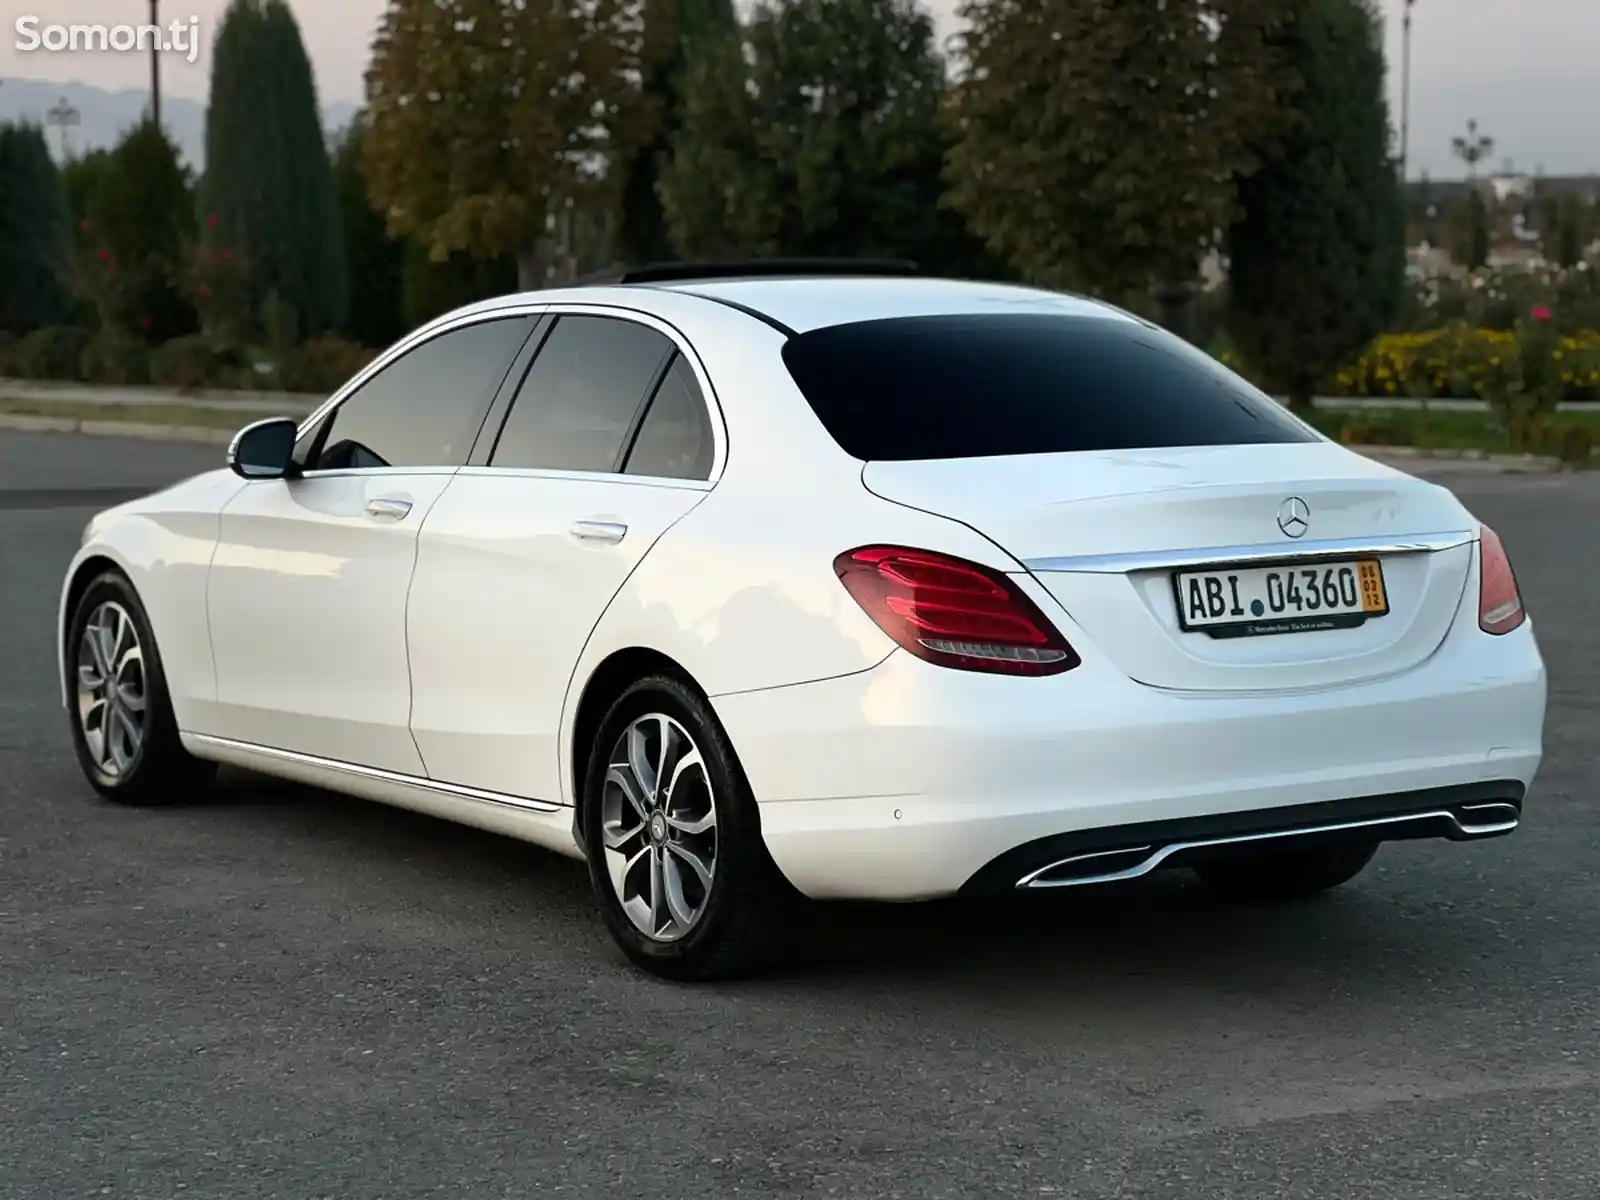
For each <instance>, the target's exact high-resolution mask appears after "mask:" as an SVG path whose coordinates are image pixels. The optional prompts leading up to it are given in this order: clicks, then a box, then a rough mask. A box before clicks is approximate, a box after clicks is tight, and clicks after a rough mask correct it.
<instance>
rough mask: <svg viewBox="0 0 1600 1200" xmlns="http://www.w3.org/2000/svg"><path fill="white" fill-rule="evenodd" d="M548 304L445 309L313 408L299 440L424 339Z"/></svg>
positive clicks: (537, 312)
mask: <svg viewBox="0 0 1600 1200" xmlns="http://www.w3.org/2000/svg"><path fill="white" fill-rule="evenodd" d="M548 307H549V303H548V302H547V301H537V302H535V301H530V300H526V299H523V298H512V299H510V300H509V301H508V302H507V303H505V304H501V305H496V306H494V307H490V308H478V307H476V306H474V307H473V308H469V309H463V310H460V311H457V312H451V313H445V314H444V315H443V316H439V317H435V318H434V319H433V320H432V321H429V322H428V323H427V324H426V325H424V326H422V327H421V328H420V329H415V330H412V332H411V333H410V334H408V335H407V336H405V337H403V338H401V339H400V340H399V341H398V342H395V343H394V344H393V345H392V346H390V347H389V348H388V349H387V350H385V351H384V352H383V353H382V354H380V355H378V357H377V358H375V359H373V360H372V361H371V362H370V363H368V364H367V365H366V366H365V367H363V368H362V369H361V370H360V371H358V372H356V374H355V375H353V376H351V377H350V378H349V379H347V380H345V382H344V384H343V385H342V386H341V387H340V388H339V389H338V390H337V391H335V392H334V393H333V395H331V396H329V397H328V398H327V399H326V400H324V401H323V402H322V403H321V404H319V405H317V407H316V408H315V409H313V410H312V412H311V415H310V416H308V417H306V418H305V419H303V420H302V421H301V422H300V424H299V426H298V427H297V432H296V434H295V440H296V441H299V439H300V438H302V437H304V436H305V435H306V430H308V429H310V428H311V427H312V426H313V425H315V424H316V423H317V422H318V421H320V420H322V418H323V417H324V416H326V415H327V414H328V412H329V410H330V409H333V408H335V407H337V406H338V405H340V404H342V403H344V400H345V398H346V397H347V396H349V395H350V394H351V393H353V392H355V391H356V390H357V389H358V388H360V387H362V386H364V385H365V384H366V382H367V380H369V379H371V378H372V377H373V376H374V375H376V374H377V373H378V372H379V371H381V370H383V369H384V368H385V367H387V366H388V365H389V364H390V363H392V362H394V360H395V359H397V358H399V357H400V356H401V355H403V354H409V353H410V352H411V351H412V350H414V349H416V348H417V347H418V346H420V345H422V343H423V342H431V341H432V340H433V339H434V338H436V337H438V336H439V335H441V334H444V333H449V332H451V331H452V330H455V329H461V328H463V327H465V326H467V325H478V324H481V323H483V322H484V321H500V320H504V319H506V318H508V317H538V316H541V315H543V313H544V311H545V309H547V308H548ZM391 469H394V468H391ZM451 469H453V468H451Z"/></svg>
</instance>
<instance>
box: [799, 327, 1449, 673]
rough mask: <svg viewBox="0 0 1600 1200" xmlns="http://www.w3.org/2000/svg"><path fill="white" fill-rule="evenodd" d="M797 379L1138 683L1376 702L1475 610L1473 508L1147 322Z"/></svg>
mask: <svg viewBox="0 0 1600 1200" xmlns="http://www.w3.org/2000/svg"><path fill="white" fill-rule="evenodd" d="M784 355H785V360H786V362H787V363H788V365H789V367H790V370H791V373H793V374H794V376H795V379H796V381H797V382H798V383H799V384H800V387H801V390H802V391H803V392H805V394H806V396H807V398H808V400H810V401H811V403H812V406H813V408H814V409H816V410H817V413H818V416H819V417H820V418H821V419H822V421H823V423H824V424H825V425H827V426H828V427H829V429H830V431H831V432H833V434H834V436H835V438H836V439H837V440H838V441H839V443H840V445H841V446H842V447H843V448H844V449H845V450H847V451H848V452H849V453H851V454H853V455H855V456H856V457H858V458H862V459H864V460H867V461H866V463H865V466H864V469H863V474H862V479H863V482H864V484H865V485H866V486H867V488H868V489H869V490H871V491H873V492H874V493H876V494H877V495H879V496H882V497H884V498H886V499H889V500H893V501H895V502H898V503H901V504H906V505H909V506H911V507H914V508H919V509H923V510H925V511H929V512H935V513H939V514H941V515H944V516H949V517H953V518H955V519H957V520H960V521H962V522H963V523H965V524H967V525H969V526H971V527H972V528H974V529H976V530H978V531H979V532H981V533H983V534H985V535H986V536H988V537H989V538H991V539H993V540H994V541H995V542H996V543H997V544H998V545H999V546H1001V547H1002V548H1003V549H1005V550H1006V551H1007V552H1009V553H1010V554H1011V555H1012V556H1013V557H1015V558H1016V559H1018V560H1019V561H1020V562H1022V563H1023V564H1024V565H1025V566H1027V567H1028V569H1029V570H1030V571H1031V572H1033V573H1034V574H1035V575H1036V576H1037V578H1038V579H1039V580H1040V582H1041V583H1042V584H1043V585H1044V586H1045V587H1046V588H1047V589H1048V590H1049V591H1050V592H1051V594H1052V595H1054V596H1055V597H1056V599H1057V600H1059V601H1060V602H1061V604H1062V606H1063V607H1064V608H1065V609H1066V611H1067V612H1068V614H1069V615H1070V616H1071V617H1072V619H1073V620H1074V621H1075V622H1076V623H1077V624H1078V626H1079V627H1080V628H1081V630H1082V631H1083V634H1084V635H1086V637H1087V639H1088V640H1089V641H1091V642H1092V643H1093V644H1094V646H1095V647H1096V648H1098V649H1099V650H1100V651H1101V652H1102V653H1103V654H1104V655H1105V656H1106V657H1107V658H1109V659H1110V660H1111V661H1113V662H1114V663H1116V664H1117V665H1118V666H1119V667H1121V668H1122V669H1123V670H1124V671H1126V672H1127V673H1128V675H1130V676H1131V677H1132V678H1134V679H1137V680H1139V681H1140V682H1143V683H1147V684H1151V685H1153V686H1157V687H1164V688H1173V689H1183V690H1195V691H1215V690H1263V689H1295V688H1305V687H1316V686H1326V685H1330V684H1338V683H1348V682H1353V681H1356V680H1361V679H1369V678H1373V677H1375V676H1378V675H1383V674H1388V673H1393V672H1397V671H1401V670H1405V669H1407V668H1408V667H1411V666H1414V665H1416V664H1417V663H1419V662H1421V661H1423V660H1424V659H1426V658H1427V657H1428V656H1429V655H1430V654H1432V653H1433V651H1434V650H1435V649H1437V647H1438V645H1439V644H1440V642H1441V641H1442V640H1443V638H1444V636H1445V634H1446V633H1447V632H1448V630H1449V628H1450V624H1451V621H1452V620H1453V618H1454V616H1455V614H1456V612H1457V609H1458V607H1459V605H1460V603H1461V598H1462V595H1463V591H1464V588H1465V585H1466V581H1467V578H1468V574H1469V572H1470V567H1471V560H1472V548H1471V543H1472V542H1473V540H1474V538H1475V533H1474V532H1473V530H1474V523H1473V522H1472V520H1471V518H1470V517H1468V516H1467V514H1466V513H1465V511H1464V510H1463V509H1462V508H1461V506H1460V505H1459V504H1458V503H1457V502H1456V500H1455V499H1454V497H1452V496H1451V495H1450V494H1449V493H1448V492H1447V491H1445V490H1444V489H1442V488H1438V487H1436V486H1433V485H1430V484H1427V483H1423V482H1421V481H1419V480H1415V479H1412V478H1410V477H1409V476H1406V475H1403V474H1401V473H1400V472H1397V471H1393V470H1391V469H1389V468H1386V467H1383V466H1381V465H1379V464H1377V463H1374V462H1371V461H1370V460H1367V459H1364V458H1361V457H1360V456H1358V455H1355V454H1352V453H1350V452H1349V451H1346V450H1345V449H1343V448H1342V447H1340V446H1337V445H1335V444H1334V443H1332V442H1329V441H1328V440H1327V439H1325V438H1322V437H1321V436H1320V435H1318V434H1316V433H1315V432H1314V431H1312V430H1311V429H1310V428H1309V427H1308V426H1306V425H1304V424H1303V423H1302V422H1300V421H1298V420H1296V419H1295V418H1293V417H1292V416H1290V415H1289V414H1288V413H1287V412H1286V411H1284V410H1283V408H1282V407H1281V406H1280V405H1278V404H1277V403H1276V402H1275V401H1274V400H1272V399H1271V398H1270V397H1267V396H1264V395H1262V394H1261V393H1260V392H1258V391H1256V390H1255V389H1254V388H1252V387H1250V386H1249V385H1248V384H1247V383H1245V382H1244V381H1243V380H1242V379H1240V378H1239V377H1238V376H1236V375H1234V374H1233V373H1232V372H1229V371H1227V370H1226V369H1225V368H1223V367H1222V366H1221V365H1220V364H1217V363H1215V362H1214V361H1213V360H1212V359H1210V358H1209V356H1206V355H1204V354H1201V353H1200V352H1199V351H1196V350H1194V349H1193V348H1192V347H1189V346H1187V345H1186V344H1184V343H1182V342H1181V341H1179V340H1178V339H1176V338H1173V337H1171V336H1170V335H1168V334H1166V333H1164V332H1163V331H1160V330H1157V329H1154V328H1151V327H1149V326H1146V325H1144V324H1143V323H1141V322H1137V321H1133V320H1131V319H1125V318H1123V317H1120V316H1117V315H1110V316H1104V317H1083V316H1064V315H1057V314H1042V313H1041V314H1030V313H1019V314H1015V315H1012V314H1005V315H992V314H984V315H982V316H952V317H928V318H920V317H919V318H908V319H904V320H890V321H876V322H866V323H861V324H858V325H845V326H836V327H832V328H827V329H822V330H817V331H813V332H811V333H807V334H804V335H802V336H801V337H799V338H797V339H795V340H794V341H792V342H791V343H790V344H789V345H788V346H787V347H786V348H785V351H784Z"/></svg>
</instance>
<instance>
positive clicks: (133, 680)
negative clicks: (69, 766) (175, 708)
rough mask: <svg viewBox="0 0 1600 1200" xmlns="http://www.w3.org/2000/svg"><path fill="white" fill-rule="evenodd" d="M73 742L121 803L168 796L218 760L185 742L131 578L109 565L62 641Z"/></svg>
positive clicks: (193, 787) (203, 780) (200, 781)
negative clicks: (210, 760)
mask: <svg viewBox="0 0 1600 1200" xmlns="http://www.w3.org/2000/svg"><path fill="white" fill-rule="evenodd" d="M65 649H66V656H65V657H66V667H67V695H68V701H69V705H70V712H71V717H72V745H73V749H74V750H76V751H77V755H78V764H79V765H80V766H81V767H82V768H83V773H84V775H85V776H87V777H88V780H89V782H90V784H91V785H93V787H94V789H95V791H97V792H99V793H100V794H101V795H102V796H104V797H105V798H106V799H108V800H114V801H116V802H117V803H119V804H138V805H144V804H173V803H178V802H180V801H185V800H189V799H191V798H192V797H194V796H195V795H196V794H197V793H198V792H200V791H203V790H204V788H205V787H206V785H207V784H208V783H209V782H210V780H211V776H212V774H213V773H214V771H215V768H214V767H213V766H212V764H210V763H206V762H202V761H200V760H199V759H196V758H194V757H193V756H191V755H190V754H189V753H188V752H187V751H186V750H184V748H183V745H182V742H181V741H180V740H179V737H178V724H177V721H176V719H175V718H174V717H173V715H172V701H171V699H170V697H169V694H168V692H167V677H166V674H165V672H163V670H162V668H161V655H160V652H159V651H158V650H157V649H156V639H155V634H154V633H153V632H152V631H151V629H150V620H149V618H148V617H147V616H146V615H145V611H144V606H143V605H141V604H140V603H139V597H138V595H137V593H135V591H134V589H133V585H132V584H131V583H129V582H128V580H127V578H126V577H125V576H123V575H122V574H121V573H120V572H117V571H107V572H106V573H105V574H103V575H100V576H98V577H96V578H95V580H94V581H93V582H92V583H90V584H89V586H88V587H87V588H86V589H84V592H83V595H82V596H81V597H80V598H79V600H78V603H77V606H76V608H75V609H74V610H73V615H72V622H71V624H70V625H69V626H68V631H67V641H66V646H65Z"/></svg>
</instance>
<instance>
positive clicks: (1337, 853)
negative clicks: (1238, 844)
mask: <svg viewBox="0 0 1600 1200" xmlns="http://www.w3.org/2000/svg"><path fill="white" fill-rule="evenodd" d="M1377 852H1378V843H1377V842H1354V843H1350V844H1346V845H1340V846H1324V847H1321V848H1319V849H1315V850H1291V851H1280V852H1278V853H1274V854H1263V855H1260V856H1257V857H1251V858H1241V859H1235V860H1231V861H1227V862H1217V863H1208V864H1207V865H1205V866H1201V867H1196V868H1195V874H1197V875H1199V876H1200V878H1201V879H1202V880H1203V881H1204V882H1205V884H1206V886H1208V887H1209V888H1211V889H1212V890H1213V891H1215V892H1217V893H1218V894H1219V895H1222V896H1225V897H1227V898H1228V899H1230V900H1298V899H1302V898H1304V897H1306V896H1314V895H1316V894H1317V893H1319V892H1326V891H1328V890H1330V889H1332V888H1336V887H1338V886H1340V885H1341V884H1345V883H1349V882H1350V880H1352V879H1354V878H1355V877H1356V876H1357V875H1359V874H1360V873H1361V871H1362V870H1363V869H1364V868H1365V867H1366V865H1367V864H1368V863H1369V862H1371V861H1372V856H1373V855H1375V854H1376V853H1377Z"/></svg>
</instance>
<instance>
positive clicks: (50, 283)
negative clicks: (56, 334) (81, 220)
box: [0, 125, 74, 333]
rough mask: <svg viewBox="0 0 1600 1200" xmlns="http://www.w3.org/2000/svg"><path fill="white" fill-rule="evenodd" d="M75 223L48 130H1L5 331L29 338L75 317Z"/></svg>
mask: <svg viewBox="0 0 1600 1200" xmlns="http://www.w3.org/2000/svg"><path fill="white" fill-rule="evenodd" d="M70 222H71V217H70V215H69V210H68V208H67V197H66V192H65V191H64V190H63V189H62V186H61V175H60V172H58V171H57V170H56V165H55V162H54V161H53V160H52V159H51V157H50V148H49V146H48V145H47V144H46V142H45V140H44V131H43V130H42V129H40V128H39V127H38V126H37V125H0V330H5V331H7V332H10V333H28V332H30V331H32V330H34V329H38V328H41V327H43V326H46V325H55V324H58V323H60V322H62V321H65V320H67V319H68V317H69V316H71V314H72V312H73V308H74V305H73V300H72V294H71V292H70V291H69V289H68V286H67V263H68V255H69V254H70V252H71V245H72V242H71V228H72V227H71V223H70Z"/></svg>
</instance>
